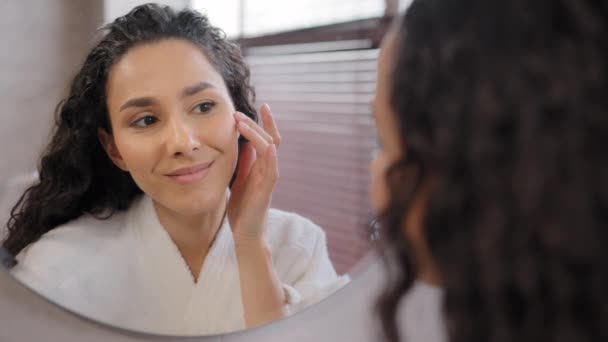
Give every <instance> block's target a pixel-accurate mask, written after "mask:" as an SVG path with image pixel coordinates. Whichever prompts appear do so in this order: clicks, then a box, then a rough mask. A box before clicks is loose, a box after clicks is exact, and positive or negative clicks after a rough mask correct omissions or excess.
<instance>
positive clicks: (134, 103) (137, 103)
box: [120, 82, 215, 111]
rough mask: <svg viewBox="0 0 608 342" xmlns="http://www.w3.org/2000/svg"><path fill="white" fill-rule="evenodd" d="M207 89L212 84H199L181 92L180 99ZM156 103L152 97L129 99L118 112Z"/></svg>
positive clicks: (211, 86)
mask: <svg viewBox="0 0 608 342" xmlns="http://www.w3.org/2000/svg"><path fill="white" fill-rule="evenodd" d="M208 88H215V86H213V84H211V83H208V82H199V83H196V84H194V85H191V86H189V87H186V88H184V90H182V97H188V96H192V95H194V94H196V93H198V92H201V91H203V90H205V89H208ZM155 103H156V100H155V99H154V98H152V97H138V98H134V99H131V100H129V101H127V102H125V104H123V105H122V106H121V107H120V111H123V110H125V109H127V108H129V107H148V106H151V105H153V104H155Z"/></svg>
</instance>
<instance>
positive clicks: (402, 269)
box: [378, 0, 608, 342]
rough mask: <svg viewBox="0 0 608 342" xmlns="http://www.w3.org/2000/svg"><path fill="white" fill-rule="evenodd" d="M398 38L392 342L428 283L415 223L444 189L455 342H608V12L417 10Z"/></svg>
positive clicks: (422, 1) (575, 8) (572, 2)
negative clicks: (415, 246) (403, 305)
mask: <svg viewBox="0 0 608 342" xmlns="http://www.w3.org/2000/svg"><path fill="white" fill-rule="evenodd" d="M397 37H398V38H397V44H398V48H397V55H396V57H395V61H394V63H395V64H394V66H393V67H394V70H393V71H394V72H393V73H392V74H391V75H392V78H393V79H392V96H391V99H392V100H391V105H392V108H393V109H394V111H395V113H397V118H396V121H397V123H398V130H399V132H400V135H401V137H402V138H403V139H402V143H401V146H402V150H403V151H404V153H403V156H404V157H403V160H399V161H398V162H396V163H395V164H394V165H392V167H391V168H389V170H388V172H387V174H386V177H387V184H388V188H389V189H390V190H389V191H390V200H389V202H390V204H389V207H388V209H387V210H385V212H384V213H381V215H379V222H381V226H382V228H383V229H384V230H385V232H384V233H385V234H384V236H383V237H382V241H383V245H384V247H385V248H386V249H384V251H383V255H384V258H385V259H384V260H385V262H386V265H387V266H388V267H387V269H388V271H389V274H390V277H389V282H388V284H387V286H386V288H385V290H384V291H383V294H382V295H381V297H380V298H379V301H378V309H379V314H380V318H381V321H382V324H383V326H384V330H385V334H386V337H387V338H388V340H390V341H398V340H399V330H398V326H397V323H396V312H397V309H398V305H399V302H400V300H401V299H402V298H403V296H404V295H405V294H406V293H407V292H408V290H409V289H410V288H411V286H412V283H413V282H414V279H415V277H416V266H415V263H414V261H413V259H412V255H410V254H411V250H412V249H411V247H410V245H409V242H408V241H407V239H406V237H404V236H403V233H402V228H401V227H402V226H403V224H404V221H405V220H406V217H404V216H407V214H406V213H408V212H409V211H408V210H409V208H410V207H411V206H412V203H413V199H414V198H418V196H420V195H421V193H422V192H421V191H422V190H421V189H423V188H424V184H426V182H427V181H429V180H430V179H432V180H433V182H432V183H433V187H432V191H431V194H430V198H429V200H428V203H427V204H426V210H425V214H424V220H423V222H424V223H423V229H424V231H425V232H426V239H427V243H428V246H429V249H430V251H431V253H432V255H433V257H434V259H435V262H436V263H437V265H438V268H439V271H440V272H441V277H442V286H443V288H444V291H445V292H444V293H445V296H444V301H443V310H444V315H445V316H444V317H445V322H446V325H447V326H446V328H447V333H448V336H449V340H450V341H452V342H465V341H466V342H475V341H484V342H488V341H492V342H497V341H517V342H527V341H530V342H531V341H534V342H542V341H568V342H577V341H608V150H607V149H606V147H605V146H606V143H605V139H607V138H608V2H607V1H605V0H599V1H591V0H533V1H531V0H508V1H504V0H503V1H493V0H414V1H413V3H412V4H411V6H410V7H409V9H408V10H407V12H406V14H405V16H404V17H403V18H402V20H401V22H400V23H399V25H398V33H397ZM412 175H413V176H412Z"/></svg>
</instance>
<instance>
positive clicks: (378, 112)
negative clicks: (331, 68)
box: [370, 33, 402, 214]
mask: <svg viewBox="0 0 608 342" xmlns="http://www.w3.org/2000/svg"><path fill="white" fill-rule="evenodd" d="M395 45H396V44H395V38H394V34H393V33H389V34H388V35H387V37H386V38H385V39H384V42H383V44H382V48H381V50H380V56H379V58H378V77H377V80H376V98H375V99H374V103H373V111H374V118H375V120H376V130H377V134H378V145H379V146H378V150H377V151H376V157H375V159H374V160H373V162H372V164H371V167H370V171H371V175H372V182H371V197H372V198H371V200H372V205H373V208H374V211H375V212H376V214H380V213H381V212H382V211H383V210H384V209H385V208H386V207H387V203H388V200H389V196H388V193H389V192H388V188H387V185H386V171H387V169H388V167H389V166H390V165H391V164H393V163H394V162H395V161H397V160H398V159H399V158H400V157H401V154H402V151H401V141H400V137H399V132H398V130H397V122H396V120H395V117H396V116H397V115H396V113H395V112H394V110H393V109H392V107H391V105H390V87H391V84H390V73H391V66H392V60H393V56H394V54H395V52H396V51H395V50H396V48H395Z"/></svg>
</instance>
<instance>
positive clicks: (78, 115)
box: [4, 5, 345, 335]
mask: <svg viewBox="0 0 608 342" xmlns="http://www.w3.org/2000/svg"><path fill="white" fill-rule="evenodd" d="M106 30H107V33H106V34H105V35H104V36H103V38H102V39H101V41H100V42H99V43H98V44H97V45H96V46H95V47H94V48H93V49H92V51H91V52H90V54H89V55H88V57H87V59H86V61H85V63H84V65H83V67H82V69H81V70H80V72H79V73H78V74H77V76H76V77H75V79H74V81H73V83H72V86H71V89H70V94H69V96H68V97H67V99H66V100H65V101H64V102H62V103H61V104H60V106H59V108H58V119H57V123H56V127H55V132H54V136H53V139H52V141H51V143H50V145H49V147H48V148H47V150H46V152H45V153H44V155H43V157H42V160H41V164H40V168H39V176H40V179H39V182H38V183H36V184H35V185H33V186H32V187H30V188H29V189H28V190H27V191H26V192H25V193H24V195H23V196H22V197H21V199H20V201H19V202H18V204H17V205H16V206H15V208H14V209H13V212H12V218H11V220H10V221H9V224H8V226H9V230H10V235H9V236H8V239H7V240H6V241H5V242H4V247H6V249H8V250H9V251H10V252H11V253H13V254H14V255H17V257H16V259H17V261H18V264H17V265H16V266H15V267H14V268H13V271H12V272H13V273H14V274H15V276H17V277H18V278H19V279H21V280H22V281H23V282H25V283H26V284H28V285H29V286H31V287H32V288H34V289H36V290H37V291H39V292H40V293H42V294H44V295H46V296H47V297H49V298H50V299H51V300H53V301H55V302H58V303H60V304H63V305H65V306H67V307H68V308H70V309H72V310H74V311H76V312H79V313H83V314H86V315H88V316H90V317H92V318H96V319H99V320H102V321H104V322H107V323H111V324H117V325H120V326H122V327H127V328H133V329H137V330H142V331H146V332H152V333H163V334H172V335H192V334H213V333H222V332H227V331H233V330H238V329H242V328H245V327H253V326H257V325H260V324H263V323H266V322H269V321H271V320H275V319H279V318H282V317H285V316H286V315H287V314H288V313H289V311H290V310H291V311H293V310H296V309H297V307H298V305H308V304H311V303H312V302H314V301H316V300H318V299H320V298H322V297H323V296H324V295H326V294H328V293H329V292H331V291H333V290H334V289H335V288H336V287H339V286H340V285H342V284H343V283H344V281H345V280H344V279H342V278H340V277H338V276H337V275H336V272H335V271H334V268H333V266H332V264H331V262H330V260H329V258H328V254H327V248H326V243H325V236H324V233H323V231H322V230H321V229H320V228H319V227H318V226H316V225H314V224H313V223H311V222H310V221H308V220H306V219H304V218H302V217H299V216H297V215H295V214H290V213H285V212H280V211H278V210H272V209H269V203H270V199H271V194H272V189H273V187H274V184H275V182H276V179H277V176H278V167H277V153H276V146H278V144H279V142H280V137H279V132H278V130H277V128H276V126H275V124H274V120H273V118H272V114H271V111H270V109H269V107H268V106H267V105H265V106H262V109H261V116H262V121H263V127H261V126H258V125H257V124H256V121H257V114H256V111H255V110H254V108H253V107H252V105H251V101H252V97H253V90H252V88H251V87H250V85H249V70H248V68H247V66H246V65H245V64H244V61H243V58H242V56H241V54H240V51H239V49H238V48H237V47H236V46H235V45H233V44H232V43H229V42H228V41H227V40H226V39H225V35H224V34H223V32H222V31H220V30H219V29H217V28H215V27H213V26H211V25H210V24H209V22H208V20H207V18H206V17H204V16H203V15H201V14H200V13H198V12H195V11H192V10H183V11H180V12H174V11H173V10H171V9H170V8H168V7H164V6H158V5H143V6H140V7H137V8H135V9H133V10H132V11H131V12H130V13H129V14H127V15H125V16H123V17H121V18H118V19H116V21H114V22H113V23H111V24H109V25H108V26H107V27H106ZM237 161H238V162H237ZM237 164H238V167H237ZM237 168H238V171H237ZM229 187H230V188H231V191H229Z"/></svg>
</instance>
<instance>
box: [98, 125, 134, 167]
mask: <svg viewBox="0 0 608 342" xmlns="http://www.w3.org/2000/svg"><path fill="white" fill-rule="evenodd" d="M97 137H98V138H99V142H101V146H103V149H104V150H105V151H106V154H107V155H108V157H109V158H110V160H111V161H112V162H113V163H114V165H116V166H117V167H118V168H119V169H121V170H123V171H126V172H128V171H129V170H128V169H127V166H126V164H125V161H124V160H123V159H122V156H121V155H120V152H118V149H117V148H116V144H115V143H114V137H112V135H110V134H108V132H106V130H105V129H103V128H101V127H99V128H97Z"/></svg>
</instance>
